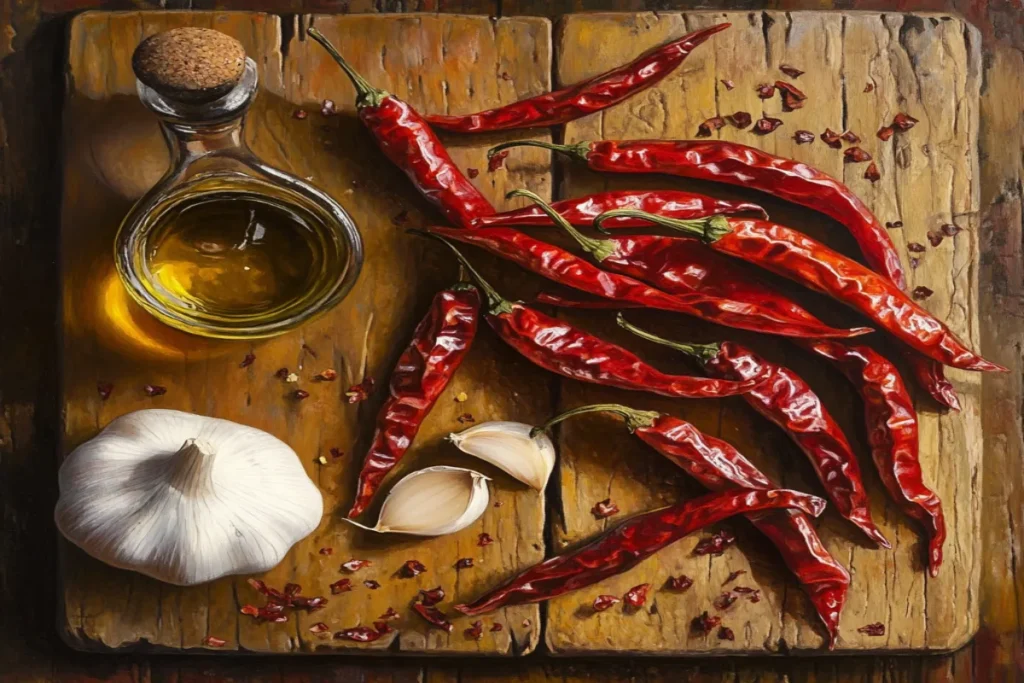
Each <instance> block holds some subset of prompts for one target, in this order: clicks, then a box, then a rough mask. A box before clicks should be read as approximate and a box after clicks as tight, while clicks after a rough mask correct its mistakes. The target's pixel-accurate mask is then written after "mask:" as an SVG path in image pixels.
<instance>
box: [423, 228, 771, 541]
mask: <svg viewBox="0 0 1024 683" xmlns="http://www.w3.org/2000/svg"><path fill="white" fill-rule="evenodd" d="M493 229H494V228H486V229H484V228H481V229H480V230H473V231H464V232H465V233H466V234H470V233H479V232H482V231H483V230H493ZM435 237H437V236H436V235H435ZM437 238H438V239H441V240H442V241H444V243H445V244H447V245H448V247H449V248H451V249H452V251H453V252H454V253H455V255H456V256H457V258H458V259H459V261H460V262H461V263H462V265H463V266H464V267H465V268H466V270H467V271H468V272H469V273H470V275H471V276H472V277H473V279H474V280H475V281H476V282H477V285H478V286H479V288H480V290H481V291H482V292H484V294H485V296H486V297H487V310H486V312H485V315H484V317H485V319H486V320H487V322H488V324H489V325H490V326H491V328H492V329H493V330H494V331H495V332H497V334H498V336H499V337H501V339H502V340H503V341H504V342H505V343H507V344H508V345H509V346H511V347H512V348H514V349H515V350H516V351H518V352H519V353H520V354H521V355H522V356H523V357H524V358H526V359H527V360H530V361H531V362H533V363H534V364H535V365H539V366H540V367H542V368H544V369H546V370H549V371H551V372H554V373H555V374H558V375H562V376H563V377H568V378H570V379H577V380H580V381H583V382H590V383H592V384H601V385H605V386H613V387H618V388H620V389H629V390H632V391H645V392H648V393H654V394H659V395H662V396H672V397H679V398H701V397H706V398H712V397H720V396H730V395H736V394H740V393H743V392H745V391H749V390H750V389H751V388H752V387H753V386H756V384H757V380H753V381H750V382H724V383H723V382H720V381H719V380H710V379H709V378H695V377H686V376H676V375H666V374H665V373H663V372H661V371H659V370H657V369H655V368H654V367H652V366H650V365H648V364H646V363H644V362H643V361H642V360H640V359H639V358H638V357H637V356H636V355H635V354H633V353H631V352H630V351H628V350H626V349H624V348H622V347H621V346H616V345H615V344H612V343H610V342H606V341H604V340H603V339H601V338H599V337H596V336H594V335H592V334H590V333H588V332H585V331H583V330H580V329H577V328H575V327H572V326H571V325H569V324H567V323H566V322H565V321H564V320H559V319H557V318H553V317H551V316H548V315H545V314H543V313H541V312H540V311H537V310H534V309H532V308H529V307H527V306H525V305H523V304H520V303H512V302H510V301H507V300H506V299H503V298H502V297H501V295H499V294H498V293H497V291H495V289H494V288H493V287H492V286H491V285H490V284H488V283H487V281H486V280H484V279H483V278H482V277H481V276H480V274H479V273H477V272H476V269H474V268H473V266H472V264H471V263H470V262H469V261H468V260H466V258H465V257H464V256H463V255H462V254H461V253H460V252H459V251H458V250H457V249H456V248H455V247H454V246H453V245H452V244H451V243H450V242H448V241H447V240H445V239H444V238H443V237H437ZM584 263H586V262H584ZM588 265H589V264H588ZM488 538H489V537H488Z"/></svg>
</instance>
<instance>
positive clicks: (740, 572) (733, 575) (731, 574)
mask: <svg viewBox="0 0 1024 683" xmlns="http://www.w3.org/2000/svg"><path fill="white" fill-rule="evenodd" d="M746 573H747V570H746V569H737V570H736V571H733V572H729V576H727V577H725V581H723V582H722V585H723V586H724V585H725V584H727V583H732V582H733V581H735V580H736V579H738V578H739V577H741V576H743V575H744V574H746Z"/></svg>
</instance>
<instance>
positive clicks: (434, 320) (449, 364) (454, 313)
mask: <svg viewBox="0 0 1024 683" xmlns="http://www.w3.org/2000/svg"><path fill="white" fill-rule="evenodd" d="M479 320H480V293H479V292H478V291H477V289H476V287H474V286H473V285H470V284H466V283H458V284H456V285H455V286H453V287H451V288H449V289H445V290H442V291H440V292H438V293H437V294H436V295H435V296H434V301H433V302H432V303H431V305H430V311H428V312H427V315H426V317H424V318H423V320H421V321H420V324H419V325H417V326H416V331H415V332H414V333H413V336H412V341H411V342H410V343H409V346H408V347H407V348H406V349H405V351H403V352H402V355H401V356H399V357H398V363H397V364H396V365H395V369H394V371H392V373H391V381H390V385H389V389H390V393H389V395H388V398H387V400H386V401H384V405H383V406H381V408H380V412H379V413H378V414H377V429H376V431H375V432H374V435H373V441H372V442H371V443H370V448H369V450H368V451H367V452H366V457H365V458H364V459H363V467H362V469H361V470H360V472H359V480H358V483H357V484H356V498H355V502H354V503H353V504H352V509H351V510H349V512H348V516H349V517H357V516H358V515H360V514H362V512H363V511H364V510H365V509H366V507H367V506H368V505H369V504H370V501H371V500H372V499H373V495H374V494H375V493H376V492H377V489H379V488H380V485H381V482H383V481H384V477H386V476H387V474H388V472H390V471H391V470H392V469H393V468H394V467H395V465H397V464H398V461H399V460H401V459H402V456H404V455H405V452H406V450H408V448H409V446H411V445H412V442H413V439H415V438H416V433H417V432H418V431H419V429H420V425H421V424H423V420H424V419H425V418H426V417H427V415H428V414H429V413H430V411H431V409H432V408H433V407H434V403H435V402H436V401H437V398H438V396H440V395H441V392H443V391H444V389H445V387H446V386H448V381H449V380H450V379H451V378H452V376H453V375H454V374H455V371H456V370H458V368H459V365H461V364H462V361H463V360H464V359H465V357H466V354H467V353H468V352H469V348H470V346H472V344H473V339H474V337H475V336H476V328H477V323H478V322H479Z"/></svg>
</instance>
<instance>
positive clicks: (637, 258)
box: [559, 219, 872, 337]
mask: <svg viewBox="0 0 1024 683" xmlns="http://www.w3.org/2000/svg"><path fill="white" fill-rule="evenodd" d="M676 220H680V219H676ZM559 224H560V225H561V226H562V228H563V229H564V230H565V231H566V232H568V233H569V234H570V235H571V236H572V238H573V239H574V240H576V242H577V243H578V244H579V245H580V246H581V247H583V250H584V251H586V252H587V253H588V254H590V255H591V256H593V258H594V260H595V261H597V262H598V263H599V264H601V265H602V266H604V267H605V268H607V269H608V270H612V271H614V272H616V273H622V274H623V275H628V276H629V277H632V278H636V279H637V280H640V281H641V282H646V283H648V284H650V285H653V286H655V287H657V288H658V289H660V290H662V291H663V292H668V293H669V294H677V295H686V294H706V295H708V296H713V297H718V298H720V299H722V300H723V301H724V302H726V303H727V305H729V306H731V307H732V308H733V310H747V309H751V308H752V309H754V310H756V311H758V313H759V315H761V316H763V317H764V319H766V320H772V321H773V322H774V323H775V327H773V328H770V329H768V330H764V331H769V332H774V333H775V334H789V335H791V336H801V337H804V336H817V337H854V336H857V335H861V334H867V333H868V332H871V331H872V330H871V328H870V327H858V328H854V329H851V330H837V329H836V328H834V327H829V326H828V325H826V324H825V323H823V322H821V321H820V320H818V319H817V318H816V317H814V316H813V315H811V314H810V313H809V312H808V311H807V310H806V309H804V308H803V307H802V306H800V305H798V304H797V303H796V302H794V301H793V300H791V299H790V298H789V297H787V296H785V295H783V294H782V293H781V292H779V291H777V290H776V289H775V288H774V287H772V286H771V285H769V284H768V283H767V282H764V281H763V280H760V279H759V278H757V277H754V276H752V275H750V274H749V273H748V271H747V270H746V269H744V268H742V267H740V265H739V264H738V263H737V262H736V261H735V260H733V259H730V258H727V257H724V256H720V255H719V254H716V253H715V252H714V251H712V250H710V249H708V248H707V247H705V246H704V245H702V244H700V243H699V242H696V241H695V240H691V239H686V238H681V237H663V236H661V235H629V236H626V237H621V236H615V237H608V238H596V237H588V236H586V235H584V234H582V233H581V232H580V231H578V230H577V229H576V228H574V227H572V226H571V225H569V224H568V223H567V222H560V223H559ZM692 224H693V225H694V227H695V228H697V229H703V223H702V222H701V221H700V220H696V221H694V222H693V223H692Z"/></svg>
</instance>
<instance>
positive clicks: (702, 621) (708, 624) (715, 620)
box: [690, 611, 722, 635]
mask: <svg viewBox="0 0 1024 683" xmlns="http://www.w3.org/2000/svg"><path fill="white" fill-rule="evenodd" d="M721 623H722V617H713V616H711V615H710V614H708V613H707V611H705V612H703V613H701V614H700V615H699V616H696V617H694V618H693V621H692V622H690V627H691V629H692V630H693V631H694V633H700V634H703V635H707V634H709V633H711V632H712V631H713V630H715V627H716V626H718V625H719V624H721Z"/></svg>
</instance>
